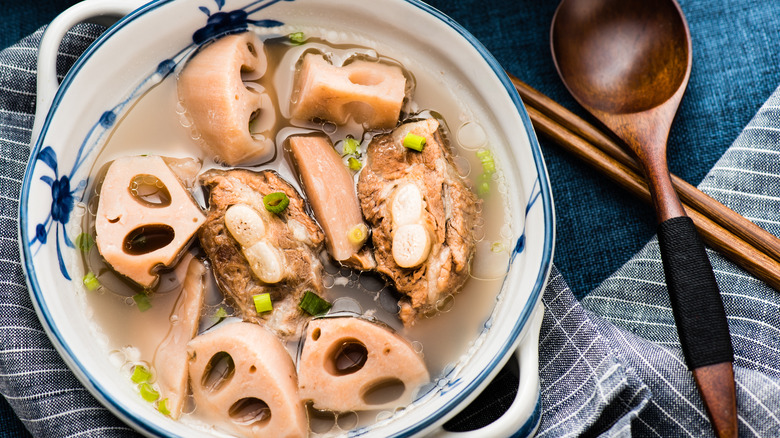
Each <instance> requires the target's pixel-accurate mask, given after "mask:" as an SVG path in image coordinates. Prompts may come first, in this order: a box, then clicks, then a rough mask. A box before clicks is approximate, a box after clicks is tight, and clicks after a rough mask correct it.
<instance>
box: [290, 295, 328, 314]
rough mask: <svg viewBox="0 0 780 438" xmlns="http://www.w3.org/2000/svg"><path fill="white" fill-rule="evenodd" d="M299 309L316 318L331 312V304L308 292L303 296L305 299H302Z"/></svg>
mask: <svg viewBox="0 0 780 438" xmlns="http://www.w3.org/2000/svg"><path fill="white" fill-rule="evenodd" d="M298 307H300V308H301V310H303V311H304V312H306V313H308V314H309V315H312V316H316V315H320V314H323V313H325V312H327V311H328V310H330V308H331V304H330V303H329V302H327V301H325V300H323V299H322V298H320V296H319V295H317V294H315V293H314V292H312V291H310V290H307V291H306V292H305V293H304V294H303V298H301V302H300V303H299V304H298Z"/></svg>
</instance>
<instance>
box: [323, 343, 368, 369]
mask: <svg viewBox="0 0 780 438" xmlns="http://www.w3.org/2000/svg"><path fill="white" fill-rule="evenodd" d="M325 358H326V359H325V370H326V371H327V372H329V373H330V374H331V375H333V376H346V375H349V374H354V373H356V372H358V371H360V370H361V369H363V366H364V365H365V364H366V361H367V360H368V349H367V348H366V346H365V345H364V344H363V343H362V342H360V341H358V340H357V339H353V338H347V339H341V340H339V341H336V342H334V343H333V344H331V347H330V348H329V349H328V354H326V356H325Z"/></svg>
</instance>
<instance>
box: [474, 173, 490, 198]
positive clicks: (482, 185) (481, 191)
mask: <svg viewBox="0 0 780 438" xmlns="http://www.w3.org/2000/svg"><path fill="white" fill-rule="evenodd" d="M479 179H480V181H479V183H477V195H479V197H480V198H484V197H485V196H487V195H488V194H490V175H488V174H485V173H483V174H482V175H480V178H479Z"/></svg>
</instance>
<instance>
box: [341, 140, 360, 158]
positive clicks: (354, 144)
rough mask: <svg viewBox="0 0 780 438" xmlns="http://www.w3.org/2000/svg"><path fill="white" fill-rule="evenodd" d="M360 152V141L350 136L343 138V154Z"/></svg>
mask: <svg viewBox="0 0 780 438" xmlns="http://www.w3.org/2000/svg"><path fill="white" fill-rule="evenodd" d="M359 153H360V143H359V142H358V141H357V140H355V139H354V138H352V137H347V138H346V139H344V153H343V154H344V155H357V154H359Z"/></svg>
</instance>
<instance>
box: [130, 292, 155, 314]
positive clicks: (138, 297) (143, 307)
mask: <svg viewBox="0 0 780 438" xmlns="http://www.w3.org/2000/svg"><path fill="white" fill-rule="evenodd" d="M133 301H135V304H136V305H137V306H138V310H140V311H141V312H146V311H147V310H149V309H151V308H152V303H151V301H149V296H148V295H146V294H145V293H143V292H141V293H137V294H135V295H133Z"/></svg>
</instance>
